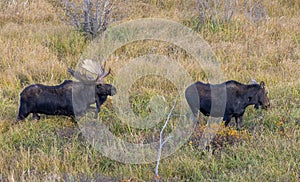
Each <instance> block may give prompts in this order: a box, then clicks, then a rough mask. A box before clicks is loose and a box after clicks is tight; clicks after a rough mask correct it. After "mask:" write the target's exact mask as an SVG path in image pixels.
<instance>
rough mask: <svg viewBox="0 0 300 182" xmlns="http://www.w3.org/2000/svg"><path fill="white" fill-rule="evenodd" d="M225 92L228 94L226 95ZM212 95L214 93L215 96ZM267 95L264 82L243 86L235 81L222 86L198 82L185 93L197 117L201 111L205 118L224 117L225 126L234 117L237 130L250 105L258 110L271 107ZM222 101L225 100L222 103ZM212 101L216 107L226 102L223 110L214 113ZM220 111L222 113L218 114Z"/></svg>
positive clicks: (216, 110)
mask: <svg viewBox="0 0 300 182" xmlns="http://www.w3.org/2000/svg"><path fill="white" fill-rule="evenodd" d="M225 92H226V94H224V93H225ZM212 93H214V94H213V96H212ZM267 94H268V93H267V91H266V90H265V83H264V82H263V81H262V82H261V83H260V84H258V83H257V82H254V83H252V84H242V83H239V82H237V81H234V80H230V81H227V82H224V83H221V84H206V83H202V82H196V83H194V84H192V85H190V86H189V87H188V88H187V89H186V91H185V97H186V100H187V102H188V104H189V106H190V108H191V110H192V112H193V114H194V116H195V117H197V116H198V111H199V110H200V112H201V113H203V114H204V115H205V116H212V117H223V121H225V126H227V125H228V124H229V122H230V120H231V118H232V117H234V118H235V122H236V128H237V129H240V127H241V124H242V117H243V115H244V112H245V110H246V108H247V107H248V106H249V105H254V107H255V108H256V109H258V108H259V107H260V106H261V107H262V108H263V109H267V108H269V107H270V102H269V99H268V96H267ZM222 95H223V96H222ZM222 99H223V100H224V99H225V100H224V101H222ZM212 100H213V102H214V107H219V106H222V102H224V104H223V106H224V108H223V110H222V108H221V107H220V108H217V109H215V112H213V113H212V112H211V111H212V109H213V108H212ZM218 110H220V111H222V112H218Z"/></svg>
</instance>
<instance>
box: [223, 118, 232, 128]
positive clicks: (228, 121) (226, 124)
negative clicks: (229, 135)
mask: <svg viewBox="0 0 300 182" xmlns="http://www.w3.org/2000/svg"><path fill="white" fill-rule="evenodd" d="M231 117H232V116H224V117H223V120H224V121H225V126H228V124H229V123H230V120H231Z"/></svg>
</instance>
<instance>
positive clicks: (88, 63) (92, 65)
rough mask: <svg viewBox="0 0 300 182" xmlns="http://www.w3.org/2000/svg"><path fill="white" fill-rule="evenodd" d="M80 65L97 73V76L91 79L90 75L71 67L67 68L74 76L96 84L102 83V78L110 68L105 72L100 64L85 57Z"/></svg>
mask: <svg viewBox="0 0 300 182" xmlns="http://www.w3.org/2000/svg"><path fill="white" fill-rule="evenodd" d="M80 67H81V68H83V69H84V70H86V71H88V72H90V73H93V74H96V75H97V78H96V79H93V78H92V77H90V76H87V75H86V74H82V73H80V72H79V71H74V70H72V69H71V68H69V69H68V71H69V73H70V74H71V75H72V76H73V77H74V78H76V79H77V80H79V81H81V82H85V83H96V84H99V83H102V79H103V78H104V77H106V76H107V75H108V74H109V73H110V69H109V70H108V72H106V71H105V70H104V68H103V67H102V66H101V64H99V63H97V62H95V61H92V60H90V59H85V60H84V61H83V62H82V65H81V66H80Z"/></svg>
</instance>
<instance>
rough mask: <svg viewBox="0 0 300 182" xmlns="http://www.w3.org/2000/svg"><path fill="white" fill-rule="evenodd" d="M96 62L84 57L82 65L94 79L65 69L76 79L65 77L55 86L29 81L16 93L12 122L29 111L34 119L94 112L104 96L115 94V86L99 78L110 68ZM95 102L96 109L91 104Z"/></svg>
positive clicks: (21, 118) (102, 101) (106, 73)
mask: <svg viewBox="0 0 300 182" xmlns="http://www.w3.org/2000/svg"><path fill="white" fill-rule="evenodd" d="M97 64H98V63H95V62H93V61H91V60H84V62H83V65H82V68H84V69H86V71H90V72H92V73H95V71H97V78H96V79H92V78H90V77H88V76H86V74H82V73H80V72H79V71H74V70H72V69H70V68H69V72H70V74H71V75H72V76H73V77H74V78H75V79H77V80H78V81H72V80H65V81H64V82H63V83H61V84H60V85H56V86H47V85H42V84H33V85H29V86H28V87H26V88H25V89H24V90H23V91H22V92H21V94H20V107H19V113H18V116H17V119H16V122H19V121H21V120H24V119H25V118H26V117H27V116H28V115H29V114H30V113H32V116H33V119H35V120H39V119H40V116H39V115H38V114H45V115H64V116H69V117H72V118H74V117H75V116H82V115H83V114H85V113H86V111H89V110H92V111H94V112H95V114H97V115H98V113H99V112H100V106H101V105H102V104H103V103H104V102H105V101H106V99H107V96H113V95H115V94H116V88H115V87H114V86H112V85H110V84H104V83H103V81H102V80H103V78H104V77H106V76H107V75H108V74H109V73H110V70H109V71H108V72H106V71H105V70H104V69H103V68H102V66H97ZM95 65H96V66H95ZM95 68H97V69H98V70H95ZM95 103H96V108H94V107H92V106H91V105H92V104H95ZM95 117H96V115H95Z"/></svg>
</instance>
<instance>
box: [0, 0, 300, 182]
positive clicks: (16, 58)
mask: <svg viewBox="0 0 300 182" xmlns="http://www.w3.org/2000/svg"><path fill="white" fill-rule="evenodd" d="M199 2H200V3H201V2H202V3H203V2H205V1H194V0H191V1H184V0H174V1H170V0H132V1H130V2H127V1H121V0H116V1H115V2H114V3H117V4H118V5H117V6H116V8H115V9H113V11H112V19H111V21H112V23H111V24H110V25H109V26H113V25H117V24H119V23H120V22H126V21H129V20H134V19H136V18H145V17H152V18H165V19H170V20H173V21H176V22H179V23H181V24H183V25H186V26H188V27H190V28H191V29H193V30H195V31H196V32H197V33H198V34H199V35H200V36H202V37H203V38H204V39H205V40H206V41H207V42H208V43H209V44H210V46H211V47H212V50H213V51H214V53H215V55H216V57H217V59H218V62H219V63H220V65H221V69H222V71H223V72H224V73H225V75H226V79H234V80H237V81H239V82H242V83H249V81H250V80H251V78H255V79H256V80H257V81H264V82H265V83H266V88H267V89H268V91H269V99H270V101H271V109H270V110H268V111H263V110H259V111H258V112H257V111H255V110H254V108H252V107H249V108H247V111H246V113H245V115H244V121H243V122H244V123H243V124H244V125H243V127H242V130H241V131H236V130H235V129H234V127H228V128H224V127H223V126H221V128H220V129H219V131H218V133H217V134H216V136H215V138H214V139H213V140H212V141H211V142H210V144H209V145H208V147H207V148H206V149H205V150H203V149H201V148H199V147H198V143H197V142H198V141H199V138H201V134H202V133H203V131H204V127H205V124H206V121H205V120H206V119H207V118H204V117H203V116H200V118H199V120H200V121H199V123H198V124H197V126H195V129H194V130H195V131H194V132H193V134H192V136H191V137H190V138H189V140H188V141H186V143H185V144H184V145H182V146H181V147H180V148H179V149H178V150H177V151H176V153H175V154H174V155H171V156H169V157H167V158H164V159H161V161H160V165H159V175H160V176H159V177H160V179H162V180H169V181H172V180H174V181H188V180H190V181H199V180H203V181H299V180H300V157H299V156H300V148H299V146H300V128H299V127H300V80H299V78H300V71H299V68H300V26H299V24H300V2H299V1H298V0H275V1H271V0H262V1H259V2H260V3H257V1H247V8H248V6H249V5H251V3H252V4H254V5H255V7H257V8H258V10H260V11H258V15H259V16H260V17H259V20H257V19H255V17H253V15H254V14H255V13H254V12H252V10H253V9H251V8H250V9H251V11H250V9H249V8H248V10H247V8H246V10H245V11H244V10H241V8H243V7H244V4H243V3H240V4H236V6H234V7H235V9H234V10H235V11H234V13H233V15H232V17H230V18H229V17H228V19H226V21H215V19H218V16H216V17H214V19H205V21H203V19H201V18H199V17H200V14H199V8H198V3H199ZM230 2H233V1H230ZM245 2H246V1H245ZM254 5H253V7H254ZM210 7H211V8H222V7H218V6H210ZM232 7H233V5H231V6H230V7H227V6H226V8H232ZM259 8H260V9H259ZM236 9H238V11H237V10H236ZM0 10H1V11H0V71H1V74H0V111H1V112H0V148H1V150H0V181H2V180H4V181H75V180H76V181H80V180H81V181H105V180H107V181H109V180H125V181H130V180H132V181H149V180H154V179H155V174H154V168H155V165H156V164H155V162H153V163H148V164H124V163H121V162H117V161H115V160H112V159H110V158H108V157H105V156H104V155H103V154H102V153H101V152H100V151H98V150H96V149H95V148H94V147H93V146H91V145H90V143H88V142H87V141H86V140H85V138H84V136H82V133H81V131H80V130H79V129H78V127H77V126H75V125H74V123H73V122H72V120H71V119H69V118H67V117H51V116H42V117H41V120H40V121H38V122H35V121H33V120H32V117H28V119H26V121H24V122H22V123H20V124H17V125H11V124H12V123H13V121H14V120H15V119H16V116H17V111H18V107H19V93H20V91H21V90H22V89H23V88H24V87H25V86H27V85H29V84H33V83H42V84H47V85H56V84H59V83H61V82H62V81H63V80H65V79H70V78H71V76H70V75H69V74H68V72H67V68H68V67H72V68H75V67H76V65H77V63H78V60H79V59H80V56H81V54H82V53H83V52H84V50H85V49H86V47H87V46H88V45H89V43H90V42H91V41H92V40H87V39H86V37H85V35H84V33H82V32H79V31H77V30H76V29H75V28H74V27H72V26H70V25H68V24H66V22H65V21H62V20H61V17H60V16H62V12H61V11H60V10H59V7H57V6H56V5H55V4H54V3H53V1H52V0H3V1H1V2H0ZM230 10H233V9H230ZM209 12H214V9H211V11H207V12H206V13H209ZM218 12H223V11H221V10H220V11H218ZM245 12H246V14H245ZM259 12H260V13H259ZM208 15H209V14H206V17H209V16H208ZM249 17H250V18H249ZM256 18H257V17H256ZM227 20H228V21H227ZM158 31H159V29H158ZM149 53H151V54H159V55H165V56H169V57H171V58H174V60H178V62H179V63H181V65H182V66H183V67H184V68H185V69H186V70H187V71H188V72H189V74H190V75H191V77H192V79H193V80H194V81H196V80H201V81H204V82H205V81H207V77H206V75H205V73H204V72H203V70H196V69H195V66H194V64H195V61H194V59H193V58H192V57H191V56H189V55H188V53H187V52H186V51H185V50H182V49H181V48H180V47H177V46H175V45H172V44H170V43H168V42H160V41H153V40H145V41H137V42H132V43H130V44H127V45H126V46H123V47H121V48H119V49H118V50H116V51H115V52H114V53H113V55H111V56H110V57H109V58H108V61H107V64H106V67H109V68H111V70H112V72H111V75H110V76H109V77H108V78H107V79H106V82H108V83H113V81H114V75H116V74H117V73H118V72H119V71H120V70H121V69H122V67H124V66H125V65H126V64H128V63H130V62H131V61H132V60H133V59H135V58H137V57H139V56H142V55H145V54H149ZM117 89H118V88H117ZM128 92H129V94H130V97H129V101H130V106H131V108H132V110H133V111H134V112H135V113H136V114H137V115H139V116H141V117H146V116H147V115H148V114H149V113H150V112H151V108H149V105H151V98H153V96H155V95H157V94H158V95H161V96H164V98H165V100H164V102H166V103H167V105H169V106H171V105H172V104H173V103H174V100H176V98H177V97H178V91H177V90H176V87H175V86H174V85H173V84H172V83H170V81H169V80H167V79H164V78H160V77H156V76H149V77H142V78H140V79H138V80H136V81H135V83H134V84H133V85H132V86H131V87H130V90H129V91H128ZM178 112H179V111H178V108H175V109H174V112H173V115H172V118H171V119H173V121H172V122H170V123H169V124H168V126H167V127H166V129H165V132H166V133H170V132H171V131H172V129H174V128H176V124H177V123H176V121H177V115H178ZM99 117H100V119H101V121H102V122H103V124H105V125H106V126H108V127H109V129H110V131H111V132H112V133H113V134H114V135H115V136H117V137H119V138H121V139H124V140H127V141H129V142H133V143H147V142H151V141H157V140H158V139H159V131H160V129H161V128H162V126H163V124H164V123H163V121H164V120H162V122H159V123H157V125H156V126H154V127H153V128H150V129H143V130H139V129H136V128H132V127H130V126H128V125H127V124H124V123H122V118H118V116H117V113H116V112H115V111H114V103H113V102H112V101H111V99H108V100H107V102H105V104H104V105H103V106H102V109H101V112H100V114H99ZM232 123H234V122H232Z"/></svg>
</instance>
